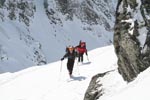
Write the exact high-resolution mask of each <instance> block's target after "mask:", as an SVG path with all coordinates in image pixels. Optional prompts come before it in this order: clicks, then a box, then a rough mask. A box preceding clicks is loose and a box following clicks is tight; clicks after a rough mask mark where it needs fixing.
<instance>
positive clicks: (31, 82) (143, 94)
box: [0, 46, 150, 100]
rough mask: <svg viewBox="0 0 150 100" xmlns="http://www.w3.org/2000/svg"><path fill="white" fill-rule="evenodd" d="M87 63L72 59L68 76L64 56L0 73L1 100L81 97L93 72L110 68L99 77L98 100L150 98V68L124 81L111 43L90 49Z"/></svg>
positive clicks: (67, 99) (64, 99)
mask: <svg viewBox="0 0 150 100" xmlns="http://www.w3.org/2000/svg"><path fill="white" fill-rule="evenodd" d="M89 59H90V63H89V62H88V60H87V58H86V55H84V63H83V64H80V65H77V62H75V66H74V71H73V78H72V79H70V78H69V76H68V71H67V69H66V62H67V60H66V59H65V60H64V61H63V62H62V69H61V61H57V62H54V63H51V64H48V65H43V66H34V67H31V68H28V69H25V70H22V71H19V72H15V73H4V74H1V75H0V100H51V99H53V100H83V98H84V94H85V91H86V89H87V87H88V85H89V82H90V80H91V78H92V76H93V75H95V74H97V73H103V72H107V71H112V70H113V71H112V72H110V73H109V74H108V75H106V76H105V77H104V78H103V79H101V83H103V93H104V94H103V95H102V96H101V97H100V98H99V99H98V100H143V99H144V100H149V98H150V96H149V90H150V88H149V84H150V81H149V80H150V79H149V78H150V77H149V74H150V70H149V69H147V70H146V71H145V72H142V73H141V74H140V75H139V76H138V78H137V79H135V80H134V81H133V82H131V83H129V84H127V83H126V82H124V81H123V79H122V77H121V76H120V75H119V74H118V72H117V70H116V69H117V64H116V61H117V58H116V55H115V54H114V48H113V46H107V47H103V48H98V49H95V50H92V51H90V52H89Z"/></svg>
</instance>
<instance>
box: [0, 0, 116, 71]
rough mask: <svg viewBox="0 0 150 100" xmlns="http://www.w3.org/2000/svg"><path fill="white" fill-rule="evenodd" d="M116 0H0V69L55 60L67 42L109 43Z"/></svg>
mask: <svg viewBox="0 0 150 100" xmlns="http://www.w3.org/2000/svg"><path fill="white" fill-rule="evenodd" d="M116 1H117V0H115V1H114V0H109V1H107V0H104V1H102V0H101V1H99V0H92V1H91V0H76V1H74V0H1V1H0V23H1V24H0V37H1V39H0V72H1V73H2V72H15V71H18V70H21V69H24V68H27V67H30V66H33V65H42V64H46V63H49V62H53V61H56V60H59V59H60V58H61V57H62V56H63V54H64V53H65V50H64V49H65V47H66V46H67V45H77V44H78V42H79V40H83V41H86V42H87V49H88V50H91V49H94V48H97V47H101V46H106V45H110V44H111V43H112V38H113V31H112V29H113V25H114V19H115V18H114V14H115V13H114V12H115V7H116Z"/></svg>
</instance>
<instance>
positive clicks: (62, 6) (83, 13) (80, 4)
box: [44, 0, 116, 31]
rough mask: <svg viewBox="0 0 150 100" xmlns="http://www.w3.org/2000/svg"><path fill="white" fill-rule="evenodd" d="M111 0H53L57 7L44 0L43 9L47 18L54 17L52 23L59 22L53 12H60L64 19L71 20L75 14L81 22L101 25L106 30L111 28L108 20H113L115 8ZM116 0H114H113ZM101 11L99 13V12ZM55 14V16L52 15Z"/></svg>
mask: <svg viewBox="0 0 150 100" xmlns="http://www.w3.org/2000/svg"><path fill="white" fill-rule="evenodd" d="M112 2H114V1H113V0H110V1H109V2H108V1H107V0H83V1H80V0H55V4H56V7H57V9H53V8H51V6H49V5H50V4H51V2H48V0H45V4H44V5H45V9H46V13H47V15H48V17H49V19H54V20H53V22H51V23H54V24H57V23H61V21H60V19H59V18H56V16H55V14H56V13H57V12H61V13H62V14H63V15H65V16H66V20H73V17H74V16H76V17H77V18H78V19H80V20H81V21H82V22H83V23H85V24H89V25H103V26H104V28H105V29H106V30H107V31H110V30H111V28H112V27H111V25H110V20H113V17H114V15H115V13H114V12H115V8H114V5H113V3H112ZM115 2H116V0H115ZM99 12H101V13H102V14H101V13H99ZM54 16H55V17H54Z"/></svg>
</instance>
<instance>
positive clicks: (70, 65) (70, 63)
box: [67, 59, 74, 75]
mask: <svg viewBox="0 0 150 100" xmlns="http://www.w3.org/2000/svg"><path fill="white" fill-rule="evenodd" d="M73 65H74V60H72V59H69V60H68V63H67V69H68V71H69V75H72V70H73Z"/></svg>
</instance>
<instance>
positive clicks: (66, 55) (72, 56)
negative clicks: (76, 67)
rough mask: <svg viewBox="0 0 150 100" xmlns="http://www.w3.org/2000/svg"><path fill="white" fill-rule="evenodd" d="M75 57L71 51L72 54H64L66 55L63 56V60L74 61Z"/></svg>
mask: <svg viewBox="0 0 150 100" xmlns="http://www.w3.org/2000/svg"><path fill="white" fill-rule="evenodd" d="M75 57H76V53H75V51H73V52H72V53H70V52H66V54H65V55H64V56H63V58H68V59H72V60H75Z"/></svg>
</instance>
